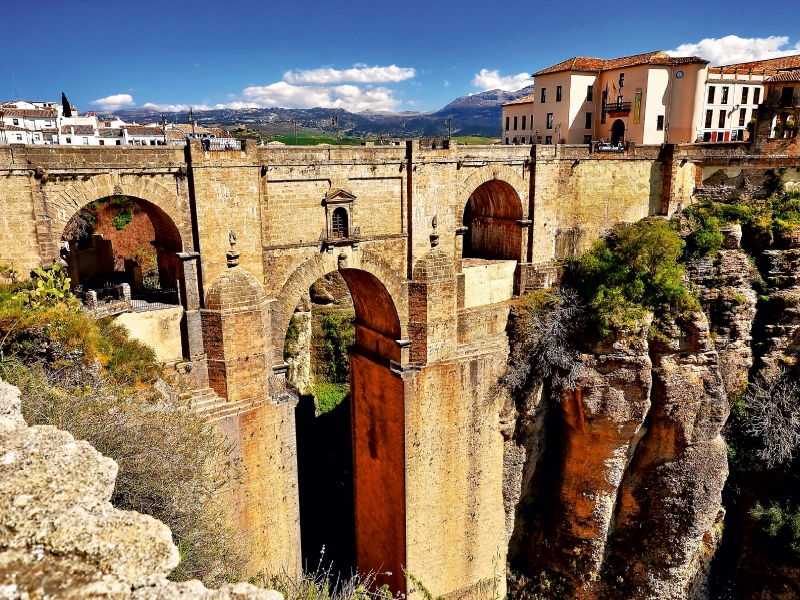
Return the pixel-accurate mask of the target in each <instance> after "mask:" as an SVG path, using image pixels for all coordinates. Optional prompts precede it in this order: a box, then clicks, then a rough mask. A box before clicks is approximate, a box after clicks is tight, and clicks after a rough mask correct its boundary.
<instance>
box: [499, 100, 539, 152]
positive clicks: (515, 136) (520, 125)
mask: <svg viewBox="0 0 800 600" xmlns="http://www.w3.org/2000/svg"><path fill="white" fill-rule="evenodd" d="M534 96H536V93H535V92H534V93H533V94H528V95H527V96H523V97H522V98H517V99H516V100H512V101H511V102H506V103H505V104H503V144H505V145H509V144H511V145H514V144H533V143H534V137H535V134H534V127H533V99H534Z"/></svg>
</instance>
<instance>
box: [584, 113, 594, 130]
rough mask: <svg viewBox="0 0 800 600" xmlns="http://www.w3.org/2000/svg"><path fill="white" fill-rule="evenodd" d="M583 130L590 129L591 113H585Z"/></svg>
mask: <svg viewBox="0 0 800 600" xmlns="http://www.w3.org/2000/svg"><path fill="white" fill-rule="evenodd" d="M584 125H585V127H584V129H591V128H592V113H590V112H587V113H586V122H585V123H584Z"/></svg>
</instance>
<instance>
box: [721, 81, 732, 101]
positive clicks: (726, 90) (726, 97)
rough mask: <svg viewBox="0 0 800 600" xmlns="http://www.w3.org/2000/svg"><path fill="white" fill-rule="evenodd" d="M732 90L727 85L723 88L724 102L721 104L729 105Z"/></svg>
mask: <svg viewBox="0 0 800 600" xmlns="http://www.w3.org/2000/svg"><path fill="white" fill-rule="evenodd" d="M729 89H730V88H729V87H728V86H727V85H724V86H722V100H721V101H720V104H727V103H728V90H729Z"/></svg>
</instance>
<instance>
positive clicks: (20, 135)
mask: <svg viewBox="0 0 800 600" xmlns="http://www.w3.org/2000/svg"><path fill="white" fill-rule="evenodd" d="M17 141H18V142H21V141H22V134H21V133H18V134H17Z"/></svg>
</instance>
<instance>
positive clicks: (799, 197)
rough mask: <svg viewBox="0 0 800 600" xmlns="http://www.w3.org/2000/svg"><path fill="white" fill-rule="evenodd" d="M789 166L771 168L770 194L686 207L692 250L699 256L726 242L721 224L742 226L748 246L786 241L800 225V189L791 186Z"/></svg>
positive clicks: (690, 249)
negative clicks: (787, 180) (788, 183)
mask: <svg viewBox="0 0 800 600" xmlns="http://www.w3.org/2000/svg"><path fill="white" fill-rule="evenodd" d="M785 173H786V169H778V170H773V169H770V170H768V171H767V177H766V182H765V185H764V188H765V190H766V193H767V197H766V198H765V199H762V200H755V201H753V200H751V201H748V202H746V203H745V202H742V201H738V200H737V201H734V202H713V201H711V200H707V201H705V202H700V203H698V204H693V205H692V206H689V207H688V208H686V209H685V210H684V214H685V215H686V216H687V217H688V218H689V220H690V223H691V225H692V232H691V234H690V235H689V237H688V243H689V251H690V253H691V254H694V255H696V256H702V255H704V254H708V253H713V252H716V251H717V250H719V249H720V248H721V246H722V235H721V234H720V233H719V227H720V225H727V224H739V225H741V226H742V232H743V239H744V245H745V247H747V248H749V249H750V250H751V251H752V250H761V249H765V248H770V247H773V246H781V245H782V244H785V243H786V242H787V241H788V240H789V238H790V237H791V236H792V235H793V232H794V230H795V228H797V227H798V226H800V191H798V190H796V189H794V190H787V189H786V185H785V183H784V181H783V177H784V175H785Z"/></svg>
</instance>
